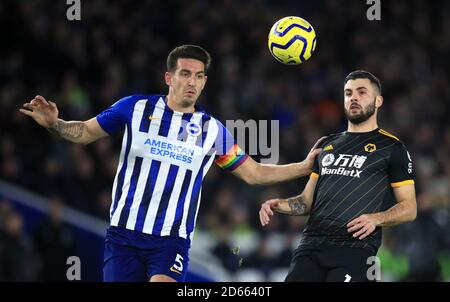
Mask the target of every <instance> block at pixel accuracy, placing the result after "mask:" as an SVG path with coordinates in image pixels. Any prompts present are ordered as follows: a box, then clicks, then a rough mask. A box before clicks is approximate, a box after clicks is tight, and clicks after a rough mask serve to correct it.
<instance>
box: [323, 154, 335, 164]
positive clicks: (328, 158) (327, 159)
mask: <svg viewBox="0 0 450 302" xmlns="http://www.w3.org/2000/svg"><path fill="white" fill-rule="evenodd" d="M333 162H334V155H333V154H331V153H330V154H327V155H325V156H324V157H323V158H322V166H324V167H327V166H329V165H331V164H332V163H333Z"/></svg>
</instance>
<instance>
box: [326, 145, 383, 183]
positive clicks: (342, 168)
mask: <svg viewBox="0 0 450 302" xmlns="http://www.w3.org/2000/svg"><path fill="white" fill-rule="evenodd" d="M388 161H389V151H388V150H386V149H385V148H383V147H382V146H377V144H376V143H366V144H358V145H352V144H346V143H345V142H343V143H342V142H341V143H330V144H328V145H326V146H325V147H324V148H323V152H322V153H321V154H320V155H319V158H318V162H319V169H320V175H321V176H326V175H342V176H349V177H355V178H360V177H362V176H367V175H371V174H373V173H377V172H383V171H385V170H386V169H387V166H388Z"/></svg>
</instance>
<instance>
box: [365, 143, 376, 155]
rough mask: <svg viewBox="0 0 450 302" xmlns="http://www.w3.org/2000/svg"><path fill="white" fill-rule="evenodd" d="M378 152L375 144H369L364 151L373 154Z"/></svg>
mask: <svg viewBox="0 0 450 302" xmlns="http://www.w3.org/2000/svg"><path fill="white" fill-rule="evenodd" d="M376 150H377V146H375V144H367V145H365V146H364V151H366V152H369V153H372V152H374V151H376Z"/></svg>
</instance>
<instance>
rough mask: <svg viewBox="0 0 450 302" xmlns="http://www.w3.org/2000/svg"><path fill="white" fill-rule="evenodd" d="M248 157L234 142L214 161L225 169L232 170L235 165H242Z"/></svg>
mask: <svg viewBox="0 0 450 302" xmlns="http://www.w3.org/2000/svg"><path fill="white" fill-rule="evenodd" d="M247 158H248V155H247V154H245V152H244V151H242V150H241V148H239V146H238V145H237V144H235V145H234V146H233V147H232V148H230V150H228V152H227V153H226V154H224V155H222V156H220V157H219V158H217V159H216V160H215V161H214V162H215V163H216V164H217V165H218V166H219V167H221V168H222V169H223V170H226V171H234V170H235V169H236V168H237V167H239V166H240V165H242V164H243V163H244V162H245V161H246V160H247Z"/></svg>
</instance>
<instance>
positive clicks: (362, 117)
mask: <svg viewBox="0 0 450 302" xmlns="http://www.w3.org/2000/svg"><path fill="white" fill-rule="evenodd" d="M344 111H345V117H346V118H347V120H349V122H350V123H352V124H355V125H359V124H361V123H363V122H365V121H367V120H368V119H369V118H370V117H371V116H372V115H373V114H374V113H375V100H373V102H372V103H371V104H369V105H368V106H367V108H366V110H365V111H364V108H363V109H362V110H361V113H359V114H356V115H350V112H349V110H347V109H345V110H344Z"/></svg>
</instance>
